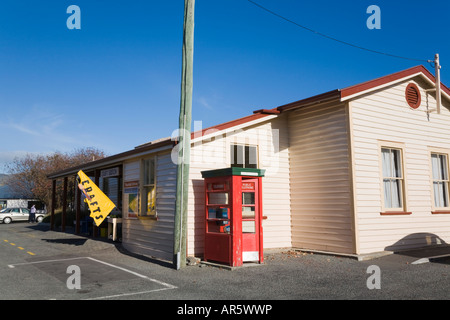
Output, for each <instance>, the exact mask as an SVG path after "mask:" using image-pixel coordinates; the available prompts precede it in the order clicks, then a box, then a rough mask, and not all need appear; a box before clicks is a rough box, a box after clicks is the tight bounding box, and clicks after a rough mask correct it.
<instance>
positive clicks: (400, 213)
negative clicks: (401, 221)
mask: <svg viewBox="0 0 450 320" xmlns="http://www.w3.org/2000/svg"><path fill="white" fill-rule="evenodd" d="M410 214H412V212H409V211H385V212H380V215H382V216H405V215H410Z"/></svg>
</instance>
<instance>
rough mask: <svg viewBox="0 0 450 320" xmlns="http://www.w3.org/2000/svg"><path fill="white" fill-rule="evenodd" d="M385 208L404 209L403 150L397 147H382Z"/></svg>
mask: <svg viewBox="0 0 450 320" xmlns="http://www.w3.org/2000/svg"><path fill="white" fill-rule="evenodd" d="M381 161H382V173H383V198H384V208H385V209H387V210H399V209H403V193H404V179H403V169H402V151H401V149H397V148H388V147H382V148H381Z"/></svg>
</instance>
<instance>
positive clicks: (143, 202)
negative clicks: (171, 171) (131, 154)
mask: <svg viewBox="0 0 450 320" xmlns="http://www.w3.org/2000/svg"><path fill="white" fill-rule="evenodd" d="M148 161H153V172H152V174H153V179H150V180H153V181H148V180H147V179H146V173H147V172H146V166H147V164H146V163H147V162H148ZM156 165H157V157H156V156H153V157H149V158H144V159H142V160H141V176H140V183H139V189H140V192H139V213H138V217H139V218H142V217H156V216H157V208H156V202H157V201H156V200H157V199H156V186H157V181H156ZM148 190H151V192H152V193H153V195H152V197H153V202H154V203H153V209H152V210H147V208H148V200H147V199H148V193H149V191H148Z"/></svg>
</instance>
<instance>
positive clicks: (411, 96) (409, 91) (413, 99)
mask: <svg viewBox="0 0 450 320" xmlns="http://www.w3.org/2000/svg"><path fill="white" fill-rule="evenodd" d="M405 98H406V102H408V105H409V106H410V107H411V108H413V109H417V108H418V107H419V106H420V102H421V97H420V91H419V88H418V87H417V86H416V85H415V84H414V83H410V84H408V86H407V87H406V91H405Z"/></svg>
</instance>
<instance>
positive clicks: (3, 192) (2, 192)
mask: <svg viewBox="0 0 450 320" xmlns="http://www.w3.org/2000/svg"><path fill="white" fill-rule="evenodd" d="M8 177H9V176H8V175H7V174H4V173H0V199H16V198H22V197H21V196H20V195H18V194H16V193H15V192H14V191H12V190H11V188H10V187H8V186H7V185H6V184H5V181H6V180H7V179H8Z"/></svg>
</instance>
